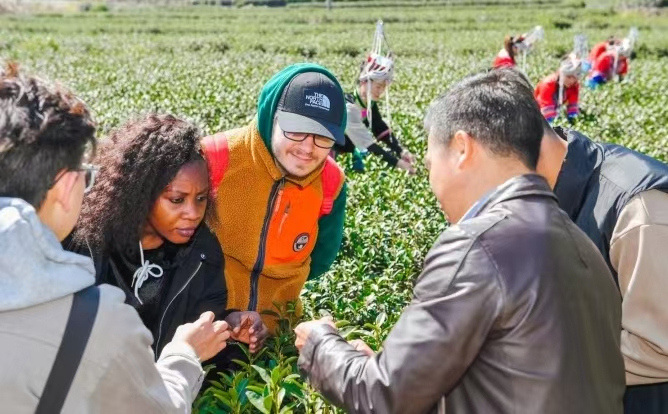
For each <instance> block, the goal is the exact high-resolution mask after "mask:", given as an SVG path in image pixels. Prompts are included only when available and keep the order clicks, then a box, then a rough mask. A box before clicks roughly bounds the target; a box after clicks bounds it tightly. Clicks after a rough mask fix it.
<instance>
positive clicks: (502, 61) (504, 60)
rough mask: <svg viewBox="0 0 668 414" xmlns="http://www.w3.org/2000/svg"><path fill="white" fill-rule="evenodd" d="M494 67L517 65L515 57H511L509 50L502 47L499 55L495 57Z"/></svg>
mask: <svg viewBox="0 0 668 414" xmlns="http://www.w3.org/2000/svg"><path fill="white" fill-rule="evenodd" d="M493 66H494V68H495V69H496V68H502V67H511V68H512V67H513V66H515V59H513V58H511V57H510V55H509V54H508V51H506V49H501V51H500V52H499V54H498V55H496V58H495V59H494V64H493Z"/></svg>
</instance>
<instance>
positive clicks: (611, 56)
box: [591, 50, 629, 81]
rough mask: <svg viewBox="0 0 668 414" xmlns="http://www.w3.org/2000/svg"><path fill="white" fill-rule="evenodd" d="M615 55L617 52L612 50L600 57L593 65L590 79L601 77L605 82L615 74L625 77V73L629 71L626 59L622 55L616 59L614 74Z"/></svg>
mask: <svg viewBox="0 0 668 414" xmlns="http://www.w3.org/2000/svg"><path fill="white" fill-rule="evenodd" d="M615 55H617V52H616V51H614V50H609V51H607V52H605V53H603V54H602V55H600V56H599V57H598V59H596V61H595V62H594V63H593V66H592V69H591V71H592V74H591V77H595V76H602V77H604V78H605V80H606V81H609V80H611V79H612V78H613V77H614V75H615V74H617V75H622V76H623V75H626V72H628V70H629V64H628V59H626V57H624V56H622V55H619V57H618V58H617V73H614V72H615V68H614V66H615Z"/></svg>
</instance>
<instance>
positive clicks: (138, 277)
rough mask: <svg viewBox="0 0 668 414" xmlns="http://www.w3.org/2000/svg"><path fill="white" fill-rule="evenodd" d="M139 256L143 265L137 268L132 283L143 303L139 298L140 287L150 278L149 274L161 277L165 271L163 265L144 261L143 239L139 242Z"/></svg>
mask: <svg viewBox="0 0 668 414" xmlns="http://www.w3.org/2000/svg"><path fill="white" fill-rule="evenodd" d="M139 257H140V259H141V263H142V264H141V267H139V268H138V269H137V270H135V274H134V275H133V276H132V285H131V286H134V288H135V297H136V298H137V300H138V301H139V303H141V304H142V305H143V304H144V302H142V300H141V299H139V289H140V288H141V286H142V285H143V284H144V282H146V280H148V278H149V276H153V277H156V278H157V277H161V276H162V274H163V273H164V270H162V267H160V266H158V265H157V264H153V263H149V261H148V260H146V261H144V247H143V246H142V245H141V241H140V242H139Z"/></svg>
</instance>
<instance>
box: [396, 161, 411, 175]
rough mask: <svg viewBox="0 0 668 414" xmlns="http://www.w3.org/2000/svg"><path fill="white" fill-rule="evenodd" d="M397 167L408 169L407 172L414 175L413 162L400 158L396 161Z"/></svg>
mask: <svg viewBox="0 0 668 414" xmlns="http://www.w3.org/2000/svg"><path fill="white" fill-rule="evenodd" d="M397 168H399V169H402V170H405V171H408V174H410V175H414V174H415V167H413V164H411V163H409V162H407V161H405V160H403V159H401V160H399V161H397Z"/></svg>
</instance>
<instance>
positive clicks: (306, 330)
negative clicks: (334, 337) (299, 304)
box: [295, 316, 336, 351]
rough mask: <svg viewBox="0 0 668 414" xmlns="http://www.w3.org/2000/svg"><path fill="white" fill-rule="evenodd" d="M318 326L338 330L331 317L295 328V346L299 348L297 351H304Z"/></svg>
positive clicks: (301, 324) (303, 323)
mask: <svg viewBox="0 0 668 414" xmlns="http://www.w3.org/2000/svg"><path fill="white" fill-rule="evenodd" d="M318 325H329V326H331V327H332V328H336V325H335V324H334V320H333V319H332V317H331V316H325V317H324V318H321V319H316V320H313V321H308V322H302V323H300V324H299V325H297V326H296V327H295V335H296V338H295V346H296V347H297V350H299V351H301V350H302V348H303V347H304V345H306V341H307V340H308V336H309V335H310V334H311V331H312V330H313V329H314V328H315V327H316V326H318Z"/></svg>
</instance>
